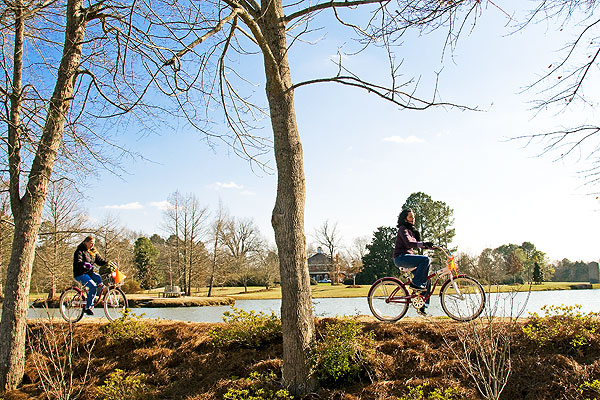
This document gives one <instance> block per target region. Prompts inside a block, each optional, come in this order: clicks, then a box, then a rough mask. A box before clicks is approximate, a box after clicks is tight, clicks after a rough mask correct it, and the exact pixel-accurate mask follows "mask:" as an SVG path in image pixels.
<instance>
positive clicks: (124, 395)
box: [96, 369, 152, 400]
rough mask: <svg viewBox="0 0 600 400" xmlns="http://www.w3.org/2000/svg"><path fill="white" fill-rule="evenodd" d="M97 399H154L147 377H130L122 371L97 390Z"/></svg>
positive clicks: (109, 378) (140, 375)
mask: <svg viewBox="0 0 600 400" xmlns="http://www.w3.org/2000/svg"><path fill="white" fill-rule="evenodd" d="M96 392H97V398H99V399H104V400H142V399H150V398H152V396H151V394H150V389H149V388H148V386H147V385H146V375H144V374H139V375H137V374H136V375H129V376H126V375H125V372H124V371H123V370H120V369H115V371H114V372H112V373H111V374H110V375H109V376H108V378H107V379H106V381H105V382H104V385H102V386H99V387H98V388H96Z"/></svg>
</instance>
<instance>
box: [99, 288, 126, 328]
mask: <svg viewBox="0 0 600 400" xmlns="http://www.w3.org/2000/svg"><path fill="white" fill-rule="evenodd" d="M126 308H127V298H126V297H125V293H123V291H122V290H121V289H119V288H110V289H108V292H106V294H105V295H104V314H106V318H108V320H109V321H114V320H115V319H118V318H121V317H122V316H123V315H124V313H125V309H126Z"/></svg>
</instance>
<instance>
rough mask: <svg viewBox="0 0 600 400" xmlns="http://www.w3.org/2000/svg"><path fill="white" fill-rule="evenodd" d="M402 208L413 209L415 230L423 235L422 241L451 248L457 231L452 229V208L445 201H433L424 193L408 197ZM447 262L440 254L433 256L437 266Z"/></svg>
mask: <svg viewBox="0 0 600 400" xmlns="http://www.w3.org/2000/svg"><path fill="white" fill-rule="evenodd" d="M402 208H403V209H404V208H411V209H412V210H413V212H414V213H415V228H417V230H418V231H419V232H420V233H421V240H422V241H424V242H433V243H434V244H436V245H441V246H444V247H446V248H450V243H452V240H453V239H454V236H456V230H455V229H454V228H453V227H452V225H454V216H453V215H454V210H453V209H452V208H450V207H449V206H448V205H447V204H446V203H444V202H443V201H435V200H433V199H432V198H431V196H429V195H428V194H426V193H423V192H417V193H412V194H411V195H410V196H408V198H407V199H406V201H405V202H404V205H403V206H402ZM451 250H452V251H454V250H455V249H451ZM420 252H421V253H422V251H420ZM445 260H446V258H445V257H444V256H443V255H442V254H440V253H439V252H436V253H434V254H433V255H432V261H433V263H434V264H435V265H444V264H445Z"/></svg>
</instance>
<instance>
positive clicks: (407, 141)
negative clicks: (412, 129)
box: [383, 135, 425, 144]
mask: <svg viewBox="0 0 600 400" xmlns="http://www.w3.org/2000/svg"><path fill="white" fill-rule="evenodd" d="M383 141H384V142H392V143H402V144H412V143H425V140H423V139H421V138H418V137H416V136H414V135H410V136H409V137H401V136H388V137H385V138H383Z"/></svg>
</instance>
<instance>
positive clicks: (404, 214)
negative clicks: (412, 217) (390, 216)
mask: <svg viewBox="0 0 600 400" xmlns="http://www.w3.org/2000/svg"><path fill="white" fill-rule="evenodd" d="M408 213H413V214H414V211H413V210H412V208H405V209H404V210H402V211H401V212H400V215H398V223H397V224H396V227H397V228H400V227H401V226H403V225H404V223H405V222H406V217H408Z"/></svg>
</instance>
